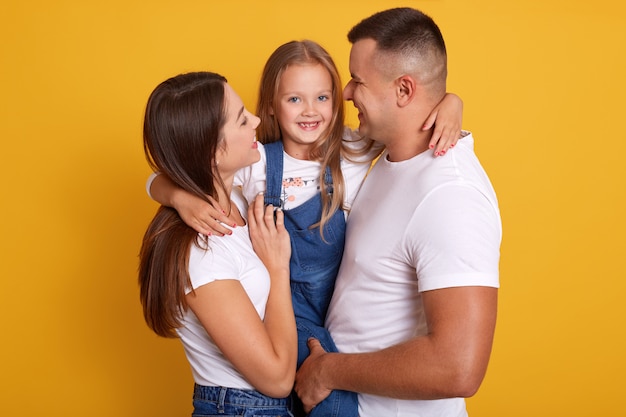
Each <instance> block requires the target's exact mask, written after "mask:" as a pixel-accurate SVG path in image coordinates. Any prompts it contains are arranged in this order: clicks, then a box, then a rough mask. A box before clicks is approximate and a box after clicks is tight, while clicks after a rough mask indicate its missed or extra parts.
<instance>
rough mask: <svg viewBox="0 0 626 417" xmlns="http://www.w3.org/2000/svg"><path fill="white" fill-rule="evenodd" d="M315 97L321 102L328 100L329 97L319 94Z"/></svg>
mask: <svg viewBox="0 0 626 417" xmlns="http://www.w3.org/2000/svg"><path fill="white" fill-rule="evenodd" d="M317 99H318V100H319V101H322V102H323V101H328V100H330V97H328V96H319V97H318V98H317Z"/></svg>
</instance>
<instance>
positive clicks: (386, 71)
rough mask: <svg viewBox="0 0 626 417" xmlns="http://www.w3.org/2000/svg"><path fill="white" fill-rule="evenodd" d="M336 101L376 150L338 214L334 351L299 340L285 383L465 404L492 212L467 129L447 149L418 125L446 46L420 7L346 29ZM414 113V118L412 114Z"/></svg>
mask: <svg viewBox="0 0 626 417" xmlns="http://www.w3.org/2000/svg"><path fill="white" fill-rule="evenodd" d="M348 39H349V41H350V42H351V43H352V50H351V53H350V72H351V77H352V79H351V80H350V82H349V83H348V84H347V85H346V87H345V90H344V95H345V98H346V100H350V101H352V102H353V104H354V106H355V107H356V108H357V109H358V117H359V122H360V127H359V131H360V133H361V134H363V135H365V136H367V137H369V138H371V139H374V140H376V141H379V142H381V143H383V144H385V146H386V151H385V153H384V154H383V156H382V157H381V158H380V159H379V161H378V162H377V163H376V165H375V166H374V168H373V169H372V171H371V173H370V174H369V176H368V178H367V180H366V181H365V183H364V185H363V187H362V189H361V190H360V192H359V195H358V197H357V199H356V201H355V202H354V205H353V208H352V211H351V213H350V216H349V218H348V228H347V234H346V248H345V252H344V257H343V262H342V264H341V268H340V271H339V276H338V278H337V283H336V286H335V292H334V296H333V300H332V303H331V306H330V310H329V313H328V317H327V326H328V329H329V330H330V333H331V335H332V337H333V339H334V340H335V342H336V344H337V347H338V348H339V351H340V352H342V353H326V352H324V351H323V349H322V348H321V346H320V345H319V343H318V342H317V341H315V340H314V339H312V340H311V341H310V342H309V345H310V347H311V355H310V356H309V358H308V359H307V360H306V361H305V362H304V364H303V365H302V367H301V368H300V371H299V372H298V374H297V377H296V391H297V393H298V395H299V396H300V397H301V398H302V400H303V402H304V404H305V407H306V408H307V409H311V408H312V407H313V406H315V404H317V403H319V402H320V401H321V400H322V399H323V398H325V397H326V396H327V395H328V394H329V392H330V391H331V390H334V389H343V390H348V391H356V392H358V393H359V413H360V415H361V416H362V417H369V416H373V417H381V416H385V417H389V416H406V415H420V416H438V417H439V416H455V417H456V416H466V415H467V412H466V408H465V401H464V399H463V398H464V397H469V396H472V395H473V394H474V393H475V392H476V391H477V390H478V387H479V386H480V384H481V382H482V379H483V377H484V375H485V372H486V369H487V364H488V361H489V356H490V353H491V346H492V341H493V334H494V329H495V323H496V309H497V288H498V286H499V272H498V263H499V250H500V241H501V233H502V230H501V221H500V215H499V209H498V204H497V199H496V195H495V193H494V191H493V188H492V186H491V184H490V182H489V179H488V178H487V175H486V174H485V172H484V170H483V169H482V167H481V166H480V163H479V162H478V159H477V158H476V156H475V154H474V152H473V138H472V136H471V134H469V133H468V132H464V135H466V136H465V137H464V138H463V139H462V140H460V141H459V142H458V144H457V146H456V147H455V148H454V149H452V150H450V151H449V153H448V154H447V156H446V158H435V157H433V156H432V153H431V152H428V142H429V139H430V135H431V132H430V131H422V130H421V127H422V125H423V124H424V120H425V119H426V117H427V116H428V114H429V113H430V111H431V110H432V109H433V108H434V107H435V106H436V104H437V103H439V101H441V99H442V97H443V96H444V94H445V91H446V75H447V63H446V49H445V44H444V41H443V37H442V36H441V32H440V31H439V28H438V27H437V26H436V24H435V23H434V22H433V21H432V19H430V18H429V17H428V16H426V15H424V14H423V13H421V12H419V11H417V10H414V9H410V8H400V9H391V10H387V11H383V12H380V13H377V14H375V15H373V16H371V17H369V18H367V19H365V20H363V21H362V22H360V23H359V24H357V25H356V26H355V27H354V28H353V29H352V30H351V31H350V33H349V34H348ZM416 114H417V115H418V117H416Z"/></svg>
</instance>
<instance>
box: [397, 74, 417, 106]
mask: <svg viewBox="0 0 626 417" xmlns="http://www.w3.org/2000/svg"><path fill="white" fill-rule="evenodd" d="M416 91H417V82H416V81H415V79H414V78H413V77H411V76H410V75H403V76H401V77H399V78H398V79H397V80H396V97H397V102H398V106H400V107H404V106H406V105H407V104H409V103H410V102H411V101H413V99H414V98H415V93H416Z"/></svg>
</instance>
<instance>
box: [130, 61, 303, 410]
mask: <svg viewBox="0 0 626 417" xmlns="http://www.w3.org/2000/svg"><path fill="white" fill-rule="evenodd" d="M258 124H259V119H258V118H257V117H256V116H254V115H252V114H250V113H249V112H248V111H247V110H246V109H245V108H244V106H243V102H242V101H241V99H240V98H239V96H238V95H237V94H236V93H235V92H234V90H233V89H232V88H231V87H230V86H229V85H228V84H227V83H226V79H225V78H223V77H222V76H220V75H217V74H213V73H207V72H199V73H189V74H184V75H179V76H176V77H173V78H171V79H169V80H166V81H165V82H163V83H161V84H160V85H159V86H158V87H157V88H156V89H155V90H154V91H153V93H152V94H151V96H150V98H149V100H148V105H147V108H146V114H145V121H144V150H145V152H146V157H147V159H148V162H149V164H150V165H151V166H152V167H153V169H155V170H158V171H160V172H162V173H164V174H166V175H167V176H168V177H169V178H170V179H171V181H172V182H173V183H174V184H175V185H176V186H177V187H179V188H180V189H182V190H185V192H187V193H189V194H191V195H194V196H196V197H197V198H199V199H202V200H206V199H207V196H211V198H212V199H213V200H214V201H215V202H217V203H218V204H219V205H220V206H221V207H223V208H224V211H225V217H226V218H227V219H228V222H229V224H232V225H236V226H237V228H235V229H233V230H232V235H231V236H228V237H224V238H217V237H206V236H203V235H199V234H198V233H197V232H196V231H195V230H193V229H192V228H190V227H189V226H187V225H186V224H185V223H184V222H183V221H182V220H181V218H180V217H179V215H178V213H177V212H176V211H175V210H173V209H171V208H167V207H161V208H159V210H158V211H157V213H156V215H155V216H154V219H153V220H152V222H151V223H150V226H149V227H148V230H147V231H146V234H145V236H144V239H143V244H142V247H141V252H140V267H139V284H140V298H141V302H142V305H143V311H144V317H145V320H146V322H147V324H148V326H149V327H150V328H151V329H152V330H154V332H155V333H157V334H158V335H160V336H164V337H175V336H178V337H180V339H181V341H182V344H183V347H184V349H185V353H186V355H187V359H188V360H189V363H190V365H191V369H192V373H193V376H194V381H195V389H194V400H193V404H194V412H193V415H217V414H219V415H224V416H235V415H244V413H245V415H252V414H254V415H272V416H285V417H287V416H291V415H292V414H291V412H290V408H291V405H290V398H289V394H290V392H291V389H292V386H293V381H294V377H295V371H296V366H295V364H296V355H297V350H296V343H297V342H296V328H295V320H294V313H293V309H292V305H291V293H290V288H289V258H290V253H291V246H290V241H289V234H288V232H287V231H286V229H285V227H284V218H283V214H282V211H277V212H276V214H274V211H273V208H272V207H268V208H264V205H263V199H262V197H261V196H259V197H257V198H256V201H253V203H252V205H251V206H250V209H249V211H248V216H247V217H248V222H246V216H245V207H246V206H247V202H246V201H245V199H244V198H243V196H242V195H241V193H240V192H239V191H238V188H233V179H234V176H235V173H236V172H237V171H239V170H240V169H242V168H244V167H247V166H249V165H251V164H253V163H255V162H257V161H258V160H259V158H260V154H259V151H258V149H257V142H256V138H255V128H256V127H257V126H258ZM274 216H275V218H276V220H275V221H274ZM233 227H234V226H233ZM248 228H249V229H250V230H249V232H248ZM248 413H251V414H248Z"/></svg>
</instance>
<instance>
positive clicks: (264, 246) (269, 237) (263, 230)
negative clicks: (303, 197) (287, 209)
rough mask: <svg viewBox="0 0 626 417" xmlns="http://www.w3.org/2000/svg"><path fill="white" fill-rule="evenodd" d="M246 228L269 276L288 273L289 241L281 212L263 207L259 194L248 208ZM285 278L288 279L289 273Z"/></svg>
mask: <svg viewBox="0 0 626 417" xmlns="http://www.w3.org/2000/svg"><path fill="white" fill-rule="evenodd" d="M248 227H249V229H250V240H251V241H252V247H253V248H254V251H255V252H256V254H257V255H258V256H259V258H261V261H263V264H265V267H266V268H267V270H268V271H269V272H270V276H272V277H273V276H275V275H277V274H275V272H282V271H285V270H287V272H288V271H289V258H290V257H291V241H290V239H289V232H287V229H285V222H284V213H283V212H282V210H276V211H274V206H272V205H269V206H267V207H264V203H263V194H259V195H257V196H256V198H255V200H254V202H253V203H252V204H250V207H248ZM279 276H284V275H279ZM286 276H287V277H289V273H287V275H286Z"/></svg>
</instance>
